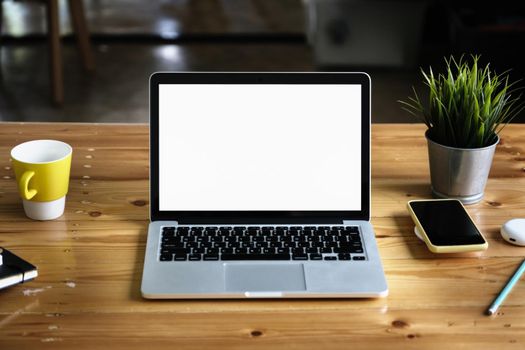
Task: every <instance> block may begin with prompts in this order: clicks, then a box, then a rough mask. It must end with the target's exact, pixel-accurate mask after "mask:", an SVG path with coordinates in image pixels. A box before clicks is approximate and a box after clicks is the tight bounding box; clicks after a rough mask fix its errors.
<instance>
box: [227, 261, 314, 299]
mask: <svg viewBox="0 0 525 350" xmlns="http://www.w3.org/2000/svg"><path fill="white" fill-rule="evenodd" d="M225 268H226V290H227V291H230V292H270V291H275V292H280V291H303V290H306V284H305V280H304V268H303V265H302V264H242V263H241V264H225Z"/></svg>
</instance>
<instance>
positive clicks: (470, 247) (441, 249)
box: [407, 199, 489, 253]
mask: <svg viewBox="0 0 525 350" xmlns="http://www.w3.org/2000/svg"><path fill="white" fill-rule="evenodd" d="M449 200H450V199H416V200H411V201H408V203H407V209H408V212H409V213H410V216H411V217H412V220H413V221H414V224H415V225H416V227H417V229H418V231H419V233H420V234H421V237H423V241H424V242H425V244H426V245H427V247H428V249H429V250H430V251H431V252H432V253H464V252H476V251H481V250H486V249H487V248H488V246H489V244H488V243H487V240H486V239H485V236H483V234H482V233H481V231H479V229H478V231H479V234H480V235H481V237H483V240H484V241H485V243H482V244H465V245H450V246H442V245H440V246H436V245H434V244H432V242H431V241H430V239H429V238H428V236H427V233H426V232H425V230H424V229H423V226H422V225H421V223H420V222H419V219H418V217H417V216H416V213H414V211H413V210H412V207H411V206H410V203H412V202H429V201H449ZM458 202H459V203H460V204H461V207H463V210H465V213H467V215H468V217H469V218H470V220H471V221H472V223H473V224H474V225H475V223H474V220H472V217H471V216H470V214H469V213H468V211H467V210H466V209H465V207H464V206H463V203H461V201H459V200H458Z"/></svg>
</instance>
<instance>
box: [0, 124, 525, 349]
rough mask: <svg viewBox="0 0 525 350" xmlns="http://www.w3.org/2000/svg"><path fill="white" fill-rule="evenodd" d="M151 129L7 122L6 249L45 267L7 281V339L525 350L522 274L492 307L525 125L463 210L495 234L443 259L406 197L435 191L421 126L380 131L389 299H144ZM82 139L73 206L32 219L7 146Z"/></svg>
mask: <svg viewBox="0 0 525 350" xmlns="http://www.w3.org/2000/svg"><path fill="white" fill-rule="evenodd" d="M148 132H149V130H148V126H147V125H122V124H118V125H110V124H25V123H0V246H3V247H5V248H7V249H10V250H12V251H13V252H15V253H16V254H18V255H20V256H22V257H23V258H26V259H27V260H29V261H31V262H32V263H34V264H36V265H37V266H38V268H39V274H40V275H39V277H38V278H37V279H36V280H34V281H32V282H29V283H26V284H22V285H17V286H14V287H11V288H8V289H5V290H2V291H0V349H1V350H11V349H47V348H50V349H51V348H53V349H106V348H112V349H145V348H152V349H164V348H166V349H167V348H169V349H186V348H188V349H222V348H224V349H247V348H248V349H249V348H253V349H314V348H315V349H383V348H389V349H444V348H450V349H459V348H461V349H495V348H497V349H507V348H508V349H524V348H525V281H521V282H520V283H518V284H517V285H516V287H515V288H514V290H513V291H512V293H511V295H510V296H509V297H508V299H507V300H506V301H505V303H504V305H503V306H502V307H501V309H500V310H499V312H498V314H497V315H495V316H492V317H488V316H485V315H484V311H485V309H486V308H487V306H488V305H489V304H490V302H491V301H492V299H493V298H494V297H495V295H496V294H497V293H498V292H499V291H500V289H501V288H502V286H503V285H504V283H505V282H506V281H507V279H508V278H509V276H510V275H511V274H512V272H513V271H514V270H515V269H516V267H517V266H518V264H519V263H520V262H521V261H522V259H523V257H524V256H525V247H524V248H521V247H516V246H511V245H509V244H507V243H506V242H505V241H503V240H502V238H501V236H500V235H499V227H500V226H501V224H502V223H504V222H505V221H506V220H508V219H511V218H513V217H525V125H510V126H508V127H507V128H506V129H505V130H504V131H503V134H502V140H501V143H500V144H499V145H498V147H497V151H496V155H495V159H494V163H493V166H492V171H491V174H490V179H489V181H488V184H487V188H486V194H485V198H484V199H483V200H482V201H481V202H480V203H478V204H475V205H471V206H468V207H467V209H468V211H469V213H470V214H471V216H472V217H473V219H474V220H475V221H476V223H477V225H478V226H479V228H480V229H481V231H482V232H483V233H484V234H485V236H486V237H487V239H488V241H489V249H488V250H487V251H485V252H483V253H481V254H479V255H472V254H471V255H468V256H462V255H455V256H454V255H453V256H450V255H436V254H432V253H430V252H429V251H428V250H427V248H426V247H425V245H424V244H423V243H422V242H420V241H419V240H418V239H417V238H416V237H415V236H414V234H413V224H412V222H411V219H410V218H409V216H408V214H407V212H406V209H405V205H406V202H407V200H410V199H417V198H429V197H430V188H429V181H430V180H429V173H428V164H427V162H428V158H427V149H426V141H425V139H424V137H423V133H424V128H423V127H422V125H406V124H404V125H396V124H390V125H388V124H382V125H373V127H372V177H373V179H372V216H373V218H372V223H373V224H374V227H375V231H376V237H377V242H378V245H379V250H380V253H381V256H382V260H383V264H384V267H385V272H386V276H387V281H388V284H389V288H390V295H389V296H388V297H387V298H384V299H365V300H352V299H343V300H242V301H231V300H212V301H203V300H200V301H151V300H144V299H142V298H141V296H140V281H141V276H142V265H143V261H144V249H145V242H146V235H147V224H148V216H149V213H148V211H149V189H148V173H149V161H148V159H149V158H148V157H149V155H148V151H149V147H148ZM42 138H53V139H59V140H62V141H65V142H67V143H69V144H71V145H72V146H73V148H74V153H73V163H72V172H71V183H70V189H69V194H68V197H67V204H66V212H65V214H64V215H63V216H62V217H61V218H59V219H57V220H54V221H48V222H36V221H32V220H30V219H27V218H26V217H25V216H24V213H23V209H22V205H21V201H20V199H19V197H18V194H17V191H16V183H15V181H14V179H13V170H12V169H11V165H10V160H9V151H10V149H11V148H12V147H13V146H15V145H16V144H18V143H21V142H23V141H27V140H32V139H42Z"/></svg>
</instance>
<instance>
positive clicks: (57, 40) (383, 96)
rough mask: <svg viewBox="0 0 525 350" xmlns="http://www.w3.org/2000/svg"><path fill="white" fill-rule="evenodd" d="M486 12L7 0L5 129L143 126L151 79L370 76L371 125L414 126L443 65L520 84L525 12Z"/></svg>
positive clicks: (191, 0) (432, 4)
mask: <svg viewBox="0 0 525 350" xmlns="http://www.w3.org/2000/svg"><path fill="white" fill-rule="evenodd" d="M514 3H516V4H517V5H516V4H514ZM481 4H482V3H480V2H469V1H431V0H428V1H423V0H421V1H416V0H411V1H409V0H389V1H376V0H148V1H137V0H83V1H82V0H69V1H67V0H64V1H62V0H33V1H30V0H23V1H22V0H20V1H8V0H4V1H2V0H0V8H1V11H0V28H1V31H0V32H1V36H0V120H4V121H72V122H147V121H148V117H149V116H148V78H149V76H150V74H151V73H153V72H155V71H366V72H368V73H369V74H370V75H371V77H372V120H373V122H416V121H417V120H416V119H415V118H414V117H412V116H410V115H408V114H407V113H406V112H404V111H403V110H401V108H400V106H399V104H398V103H397V102H396V101H397V100H399V99H406V97H407V96H408V95H410V94H411V89H412V86H415V88H416V89H418V91H421V92H423V91H424V90H423V86H422V84H421V75H420V72H419V67H423V68H424V69H426V70H427V69H428V66H429V65H432V67H433V68H434V69H435V70H438V71H442V70H443V69H444V61H443V57H444V56H449V55H451V54H454V55H458V56H459V55H461V54H463V53H466V54H471V53H472V54H481V55H482V59H481V61H482V63H488V62H490V64H491V66H492V67H493V68H494V69H495V70H496V71H497V72H498V73H501V72H503V71H505V70H508V69H511V71H510V76H511V80H519V79H523V77H524V76H525V59H524V55H523V52H524V50H523V47H524V46H525V11H524V10H523V8H522V7H523V6H520V5H519V2H512V1H501V0H500V1H498V2H497V6H496V5H494V4H493V5H491V6H490V7H488V6H487V7H485V6H482V5H481ZM521 85H522V86H523V83H522V84H521ZM422 95H423V96H424V93H423V94H422ZM205 98H206V96H203V100H204V99H205ZM515 121H516V122H525V116H523V115H520V116H519V117H518V118H516V119H515Z"/></svg>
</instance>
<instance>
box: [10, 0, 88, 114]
mask: <svg viewBox="0 0 525 350" xmlns="http://www.w3.org/2000/svg"><path fill="white" fill-rule="evenodd" d="M39 2H41V3H43V4H44V5H45V7H46V17H47V21H46V22H47V37H48V41H49V57H50V60H49V63H50V73H51V75H50V76H51V100H52V102H53V103H54V104H55V105H58V106H60V105H62V103H63V102H64V75H63V71H62V69H63V67H62V48H61V39H60V17H59V16H60V15H59V8H58V0H39ZM68 4H69V13H70V16H71V23H72V25H73V30H74V32H75V34H76V37H77V43H78V48H79V50H80V54H81V57H82V63H83V66H84V68H85V69H86V70H87V71H93V70H94V69H95V63H94V60H93V54H92V52H91V44H90V42H89V32H88V28H87V24H86V18H85V14H84V6H83V4H82V0H68ZM0 8H1V0H0ZM1 14H2V11H1V9H0V30H1V28H2V27H1V21H2V20H1Z"/></svg>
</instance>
